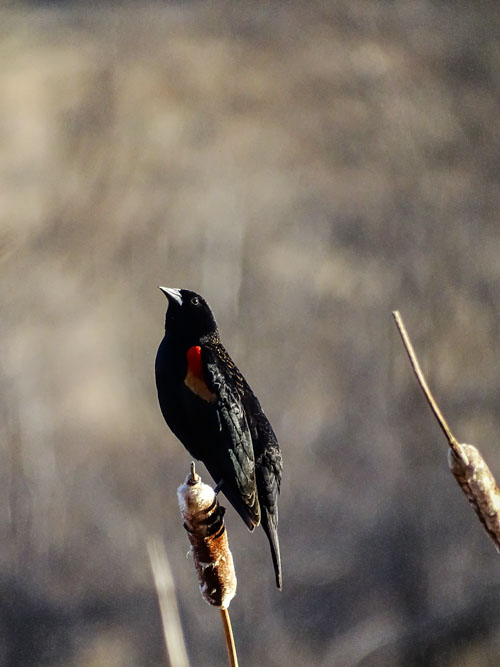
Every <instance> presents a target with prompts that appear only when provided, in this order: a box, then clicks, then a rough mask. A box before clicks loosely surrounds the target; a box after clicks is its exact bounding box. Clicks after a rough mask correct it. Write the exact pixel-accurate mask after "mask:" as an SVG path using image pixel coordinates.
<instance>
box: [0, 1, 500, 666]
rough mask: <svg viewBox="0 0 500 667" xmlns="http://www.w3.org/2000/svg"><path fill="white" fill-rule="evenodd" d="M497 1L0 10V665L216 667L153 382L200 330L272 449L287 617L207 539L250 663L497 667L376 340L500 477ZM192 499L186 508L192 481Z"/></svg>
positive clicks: (234, 522) (280, 599)
mask: <svg viewBox="0 0 500 667" xmlns="http://www.w3.org/2000/svg"><path fill="white" fill-rule="evenodd" d="M499 24H500V20H499V11H498V6H497V5H496V3H494V2H481V3H463V2H458V1H457V2H446V1H441V0H440V1H439V2H438V1H431V0H421V1H420V0H419V1H418V2H416V1H414V0H401V1H399V2H390V1H384V0H378V1H368V0H345V1H344V0H340V1H338V2H326V1H323V2H316V1H314V0H313V1H310V2H299V1H297V2H273V3H244V2H229V1H227V2H224V1H215V2H172V3H161V2H151V3H146V2H143V3H140V4H133V3H131V4H115V3H105V4H101V3H93V2H84V1H83V0H82V1H80V2H74V3H71V4H70V3H65V2H33V3H22V2H16V3H9V2H6V3H5V2H4V3H3V4H2V7H1V9H0V53H1V58H0V91H1V93H0V271H1V281H0V308H1V314H0V340H1V356H0V395H1V402H0V411H1V412H0V434H1V437H0V448H1V462H2V463H1V466H0V568H1V569H0V664H2V665H8V666H11V665H49V666H51V665H75V666H78V667H100V666H103V667H104V666H106V667H108V666H110V665H117V666H142V665H162V664H164V661H165V653H164V645H163V637H162V630H161V621H160V614H159V609H158V603H157V598H156V593H155V589H154V585H153V580H152V576H151V571H150V565H149V560H148V554H147V550H146V543H147V540H148V539H149V538H151V537H156V538H161V539H162V540H163V542H164V544H165V547H166V550H167V552H168V556H169V559H170V562H171V566H172V569H173V572H174V576H175V581H176V588H177V595H178V601H179V606H180V613H181V621H182V625H183V629H184V632H185V639H186V644H187V650H188V653H189V656H190V660H191V662H192V664H193V665H218V664H224V663H225V659H226V658H225V648H224V644H223V638H222V631H221V628H220V619H219V615H218V613H217V612H216V611H215V610H213V609H211V608H210V607H209V606H208V605H207V604H206V603H205V602H204V601H203V600H202V598H201V596H200V594H199V591H198V589H197V584H196V581H195V576H194V570H193V567H192V563H191V562H190V561H189V559H187V558H186V553H187V551H188V542H187V538H186V535H185V534H184V530H183V528H182V525H181V521H180V515H179V511H178V507H177V500H176V488H177V486H178V485H179V484H181V482H182V481H183V479H184V477H185V476H186V474H187V473H188V470H189V462H190V458H189V455H188V454H187V452H185V450H184V449H183V447H182V446H181V445H180V444H179V443H178V442H177V441H176V440H175V438H174V437H173V435H172V434H171V433H170V432H169V430H168V429H167V427H166V425H165V423H164V421H163V418H162V416H161V414H160V411H159V408H158V405H157V399H156V390H155V386H154V374H153V365H154V357H155V353H156V348H157V346H158V343H159V341H160V339H161V338H162V335H163V321H164V313H165V308H166V301H165V298H164V296H163V295H162V294H161V293H160V292H159V291H158V290H157V285H159V284H164V285H169V286H173V287H189V288H191V289H194V290H196V291H199V292H201V293H202V294H203V295H204V296H205V297H206V298H207V300H208V301H209V303H210V304H211V305H212V307H213V309H214V311H215V314H216V316H217V319H218V323H219V326H220V329H221V334H222V340H223V342H224V343H225V345H226V347H227V348H228V349H229V351H230V352H231V355H232V356H233V358H234V359H235V361H236V363H237V364H238V365H239V367H240V368H241V369H242V371H243V372H244V373H245V375H246V377H247V379H248V380H249V382H250V384H251V385H252V387H253V388H254V390H255V391H256V393H257V394H258V396H259V398H260V399H261V403H262V405H263V406H264V408H265V410H266V412H267V414H268V416H269V418H270V419H271V421H272V423H273V425H274V427H275V430H276V432H277V434H278V437H279V439H280V442H281V446H282V449H283V455H284V463H285V473H284V479H283V486H282V495H281V503H280V536H281V545H282V557H283V567H284V590H283V592H282V593H278V592H277V591H276V589H275V588H274V581H273V574H272V566H271V559H270V555H269V551H268V546H267V542H266V539H265V536H264V534H263V532H262V531H257V532H256V533H255V534H254V535H250V534H249V533H248V531H247V530H246V528H245V526H244V525H243V523H242V522H241V521H240V520H239V518H238V517H237V516H236V514H235V513H234V512H233V511H232V510H231V509H228V512H227V515H226V518H227V525H228V529H229V538H230V543H231V547H232V550H233V554H234V558H235V562H236V568H237V575H238V581H239V587H238V593H237V596H236V598H235V599H234V601H233V603H232V605H231V614H232V620H233V627H234V631H235V636H236V644H237V648H238V652H239V656H240V661H241V663H242V664H243V665H266V666H270V667H278V666H282V665H287V666H291V665H333V666H341V667H343V666H350V665H368V666H372V665H381V666H382V665H396V666H397V665H418V664H422V665H446V666H448V665H454V666H455V665H457V666H458V665H460V666H463V665H474V666H475V665H497V664H499V660H500V597H499V592H500V560H499V557H498V554H497V553H496V552H495V549H494V547H493V545H492V543H490V541H489V539H488V538H487V536H486V534H485V533H484V531H483V529H482V527H481V526H480V524H479V522H478V521H477V520H476V518H475V516H474V514H473V512H472V510H471V508H470V507H469V506H468V504H467V502H466V500H465V498H464V496H463V495H462V493H461V491H460V489H459V488H458V486H457V484H456V482H455V481H454V479H453V478H452V476H451V475H450V473H449V471H448V468H447V445H446V441H445V439H444V437H443V435H442V433H441V432H440V430H439V429H438V427H437V424H436V423H435V421H434V418H433V416H432V415H431V413H430V410H429V409H428V407H427V405H426V403H425V401H424V399H423V397H422V395H421V392H420V389H419V388H418V386H417V384H416V381H415V379H414V377H413V375H412V372H411V369H410V366H409V363H408V360H407V358H406V355H405V353H404V350H403V347H402V344H401V341H400V340H399V337H398V335H397V331H396V329H395V326H394V323H393V321H392V317H391V311H392V310H393V309H395V308H399V309H400V311H401V313H402V315H403V317H404V318H405V322H406V324H407V326H408V329H409V332H410V335H411V337H412V339H413V342H414V344H415V346H416V349H417V352H418V354H419V357H420V360H421V363H422V366H423V368H424V371H425V372H426V374H427V378H428V381H429V383H430V385H431V388H432V389H433V391H434V393H435V395H436V398H437V400H438V401H439V403H440V406H441V408H442V410H443V412H444V414H445V416H446V417H447V418H448V420H449V422H450V425H451V427H452V429H453V431H454V432H455V434H456V436H457V437H458V439H459V440H461V441H465V442H470V443H473V444H475V445H477V446H479V447H480V449H481V450H482V452H483V453H484V455H485V457H486V459H487V461H488V462H489V464H490V466H491V468H492V470H493V471H494V472H496V474H497V476H500V449H499V446H498V443H499V441H500V411H499V409H498V408H499V403H500V366H499V363H498V358H499V352H500V298H499V293H500V226H499V219H498V205H499V190H500V188H499V179H498V174H499V155H500V153H499V146H498V136H499V130H500V127H499V125H500V120H499V119H500V114H499V106H498V88H497V85H498V80H499V68H500V54H499V51H500V48H499V42H498V34H499V32H498V30H499V27H500V25H499ZM204 479H205V481H209V477H208V475H206V474H205V477H204Z"/></svg>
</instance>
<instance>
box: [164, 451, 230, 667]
mask: <svg viewBox="0 0 500 667" xmlns="http://www.w3.org/2000/svg"><path fill="white" fill-rule="evenodd" d="M177 497H178V500H179V507H180V510H181V514H182V518H183V519H184V528H185V529H186V531H187V534H188V538H189V542H190V544H191V553H192V555H193V560H194V565H195V569H196V573H197V575H198V582H199V585H200V591H201V594H202V595H203V597H204V598H205V600H206V601H207V602H208V603H209V604H211V605H213V606H214V607H219V609H220V613H221V619H222V624H223V628H224V637H225V639H226V648H227V653H228V658H229V664H230V665H231V667H237V666H238V659H237V656H236V649H235V646H234V638H233V633H232V629H231V622H230V619H229V612H228V607H229V604H230V602H231V600H232V599H233V597H234V595H235V593H236V573H235V571H234V563H233V556H232V554H231V552H230V550H229V545H228V540H227V533H226V528H225V526H224V518H223V517H224V508H223V507H221V506H220V505H219V503H218V501H217V497H216V495H215V492H214V490H213V489H212V488H211V487H210V486H208V485H207V484H203V482H202V481H201V478H200V477H199V475H197V474H196V471H195V466H194V463H191V472H190V473H189V475H188V476H187V477H186V480H185V482H184V484H183V485H182V486H180V487H179V488H178V489H177Z"/></svg>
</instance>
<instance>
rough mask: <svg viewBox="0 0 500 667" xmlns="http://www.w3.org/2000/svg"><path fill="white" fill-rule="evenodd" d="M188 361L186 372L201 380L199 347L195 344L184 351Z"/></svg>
mask: <svg viewBox="0 0 500 667" xmlns="http://www.w3.org/2000/svg"><path fill="white" fill-rule="evenodd" d="M186 356H187V362H188V373H189V374H190V375H194V377H196V378H198V379H199V380H203V370H202V367H201V347H200V346H199V345H195V346H194V347H190V348H189V350H188V351H187V353H186Z"/></svg>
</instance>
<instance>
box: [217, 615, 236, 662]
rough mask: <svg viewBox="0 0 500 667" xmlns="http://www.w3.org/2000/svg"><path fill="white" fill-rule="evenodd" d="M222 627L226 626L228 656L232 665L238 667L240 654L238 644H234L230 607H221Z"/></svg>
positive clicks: (225, 635)
mask: <svg viewBox="0 0 500 667" xmlns="http://www.w3.org/2000/svg"><path fill="white" fill-rule="evenodd" d="M220 615H221V619H222V627H223V628H224V637H225V639H226V648H227V658H228V660H229V665H230V667H238V656H237V655H236V646H235V645H234V637H233V628H232V627H231V619H230V618H229V609H221V610H220Z"/></svg>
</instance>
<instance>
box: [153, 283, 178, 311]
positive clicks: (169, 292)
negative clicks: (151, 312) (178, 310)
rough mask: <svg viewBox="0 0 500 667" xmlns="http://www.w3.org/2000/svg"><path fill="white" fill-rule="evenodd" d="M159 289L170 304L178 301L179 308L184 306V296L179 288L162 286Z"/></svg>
mask: <svg viewBox="0 0 500 667" xmlns="http://www.w3.org/2000/svg"><path fill="white" fill-rule="evenodd" d="M158 288H159V289H161V291H162V292H163V294H164V295H165V296H166V297H167V299H168V300H169V302H170V301H171V300H172V299H174V301H177V303H178V304H179V306H182V296H181V291H180V289H178V288H177V287H162V286H161V285H158Z"/></svg>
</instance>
